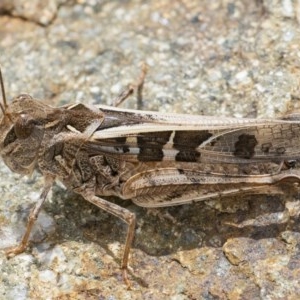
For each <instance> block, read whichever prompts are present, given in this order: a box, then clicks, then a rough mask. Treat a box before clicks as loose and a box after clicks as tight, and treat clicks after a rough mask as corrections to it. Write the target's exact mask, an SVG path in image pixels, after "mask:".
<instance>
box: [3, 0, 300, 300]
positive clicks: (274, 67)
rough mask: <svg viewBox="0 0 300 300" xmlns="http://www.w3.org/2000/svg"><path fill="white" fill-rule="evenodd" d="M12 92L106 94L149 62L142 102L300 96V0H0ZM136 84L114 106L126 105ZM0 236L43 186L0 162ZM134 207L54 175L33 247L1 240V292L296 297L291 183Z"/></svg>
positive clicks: (16, 231)
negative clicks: (118, 208)
mask: <svg viewBox="0 0 300 300" xmlns="http://www.w3.org/2000/svg"><path fill="white" fill-rule="evenodd" d="M0 13H1V15H0V55H1V56H0V63H1V65H2V72H3V73H4V78H5V85H6V91H7V96H8V98H9V99H11V98H12V97H14V96H16V95H18V94H20V93H21V92H28V93H30V94H31V95H32V96H34V97H36V98H38V99H42V100H43V101H45V102H47V103H49V104H51V105H53V106H56V105H63V104H65V103H70V102H73V103H76V102H83V103H87V104H95V105H96V104H110V103H111V101H112V99H113V98H114V97H115V96H116V95H117V94H118V93H119V92H120V91H121V90H122V89H123V88H124V87H125V86H126V85H127V84H130V83H132V82H134V80H135V79H136V78H137V77H138V75H139V73H140V65H141V62H142V61H144V62H146V63H147V64H148V65H149V73H148V76H147V79H146V83H145V88H144V102H143V105H144V109H146V110H159V111H162V112H180V113H190V114H207V115H216V116H218V117H220V116H235V117H241V116H243V117H269V118H271V117H275V116H280V115H282V114H284V113H286V112H288V111H289V110H294V109H299V104H300V101H299V99H300V98H299V78H300V76H299V75H300V64H299V61H300V50H299V49H300V48H299V45H300V1H299V0H295V1H292V0H257V1H248V0H241V1H234V0H223V1H222V0H216V1H210V0H203V1H194V0H188V1H187V0H181V1H154V0H153V1H147V0H146V1H142V0H132V1H116V0H115V1H108V0H107V1H104V0H103V1H101V0H78V1H58V0H57V1H54V0H53V1H39V0H35V1H23V0H18V1H1V3H0ZM135 104H136V101H135V99H134V98H132V99H130V100H128V101H127V102H125V103H124V104H123V107H128V108H135ZM0 173H1V174H0V178H1V181H0V191H1V201H0V248H1V249H3V248H5V247H8V246H10V245H14V244H15V243H16V241H17V240H19V239H20V237H21V235H22V232H23V230H24V226H25V224H26V218H27V216H28V213H29V211H30V208H31V207H32V206H33V204H34V203H35V201H36V200H37V198H38V196H39V193H40V191H41V189H42V186H43V179H42V178H41V177H40V175H39V174H35V176H34V177H33V178H31V179H28V178H20V177H19V176H18V175H16V174H12V173H11V172H10V171H9V170H8V169H7V168H6V167H5V166H4V165H3V164H2V163H1V167H0ZM112 201H115V202H116V203H118V204H120V205H122V206H125V207H127V208H128V209H129V210H131V211H133V212H135V213H136V215H137V220H138V224H137V229H136V237H135V242H134V246H133V249H132V252H131V261H130V265H131V271H130V272H129V277H130V279H131V282H132V290H130V291H129V290H127V289H126V286H125V285H124V283H123V281H122V276H121V272H120V269H119V265H120V257H121V253H122V249H123V245H124V239H125V233H126V225H125V224H123V223H122V222H121V221H120V220H118V219H116V218H114V217H113V216H111V215H109V214H107V213H105V212H103V211H100V210H99V209H97V208H96V207H94V206H92V205H90V204H88V203H86V202H85V201H83V200H82V199H81V198H80V197H78V196H77V195H75V194H73V193H71V192H70V191H66V190H65V189H64V187H63V186H61V185H60V184H59V183H58V184H57V185H56V186H55V187H54V188H53V190H52V192H51V194H50V195H49V200H48V201H47V203H46V204H45V205H44V208H43V210H42V213H41V215H40V217H39V219H38V221H37V224H36V226H35V228H34V231H33V235H32V241H33V242H32V243H31V247H29V248H28V250H27V251H26V252H25V253H23V254H20V255H18V256H16V257H14V258H12V259H10V260H7V259H6V256H5V254H4V252H3V251H0V300H2V299H3V300H9V299H14V300H16V299H18V300H19V299H110V300H113V299H172V300H183V299H299V297H300V282H299V281H300V274H299V273H300V250H299V247H300V236H299V228H300V226H299V225H300V223H299V221H300V216H299V213H300V204H299V193H297V192H296V193H291V192H289V191H286V190H283V193H282V194H279V195H249V196H245V195H240V196H237V197H234V198H230V199H228V200H226V201H224V202H220V201H210V202H205V203H198V204H195V205H183V206H178V207H170V208H167V209H160V210H159V211H158V212H157V211H151V210H150V211H148V210H146V209H143V208H140V207H137V206H135V205H133V204H132V203H131V202H130V201H127V202H126V201H121V200H118V199H113V200H112Z"/></svg>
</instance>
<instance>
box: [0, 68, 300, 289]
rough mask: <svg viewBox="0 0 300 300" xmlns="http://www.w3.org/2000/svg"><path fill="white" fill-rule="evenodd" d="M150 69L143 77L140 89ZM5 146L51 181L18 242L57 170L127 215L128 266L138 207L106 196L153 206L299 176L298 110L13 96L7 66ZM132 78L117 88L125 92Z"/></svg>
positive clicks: (1, 135)
mask: <svg viewBox="0 0 300 300" xmlns="http://www.w3.org/2000/svg"><path fill="white" fill-rule="evenodd" d="M144 76H145V69H143V73H142V75H141V77H140V80H139V83H138V84H137V89H138V92H139V93H141V90H142V86H143V82H144ZM0 81H1V90H2V98H3V103H1V105H0V107H1V110H2V113H3V116H2V119H1V123H0V151H1V156H2V159H3V160H4V162H5V164H6V165H7V166H8V167H9V168H10V170H11V171H12V172H15V173H18V174H21V175H30V174H31V173H32V172H33V171H34V170H35V169H38V170H39V171H40V172H41V173H42V175H43V177H44V179H45V180H44V188H43V190H42V193H41V195H40V198H39V200H38V201H37V203H36V204H35V206H34V208H33V209H32V211H31V213H30V215H29V219H28V223H27V227H26V231H25V234H24V236H23V238H22V240H21V241H20V244H19V245H18V246H16V247H14V248H12V249H9V250H8V251H7V254H8V256H13V255H16V254H18V253H21V252H23V251H24V250H25V249H26V246H27V244H28V240H29V235H30V232H31V229H32V227H33V225H34V222H35V220H36V219H37V217H38V214H39V212H40V210H41V207H42V205H43V203H44V201H45V200H46V197H47V194H48V192H49V190H50V189H51V187H52V185H53V183H54V182H55V180H59V181H61V182H62V183H63V184H64V185H65V186H66V187H67V188H69V189H71V190H73V191H74V192H76V193H78V194H80V195H82V197H83V198H84V199H85V200H87V201H89V202H91V203H93V204H94V205H96V206H98V207H99V208H101V209H103V210H105V211H107V212H109V213H111V214H113V215H115V216H117V217H118V218H120V219H122V220H123V221H124V222H126V223H127V224H128V230H127V236H126V241H125V247H124V251H123V257H122V263H121V268H122V270H123V276H124V280H125V282H126V283H127V285H129V280H128V275H127V268H128V260H129V252H130V248H131V245H132V241H133V238H134V231H135V224H136V217H135V214H134V213H132V212H131V211H129V210H127V209H125V208H123V207H121V206H118V205H116V204H114V203H112V202H110V201H108V200H105V199H103V198H101V197H102V196H117V197H120V198H121V199H124V200H131V201H133V202H134V203H135V204H136V205H139V206H143V207H148V208H153V207H165V206H173V205H181V204H186V203H192V202H195V201H203V200H209V199H213V198H218V197H225V196H227V197H228V196H233V195H236V194H242V195H244V194H247V193H250V194H251V193H269V192H270V191H272V189H273V188H274V187H276V189H277V188H278V187H277V186H278V185H279V186H280V183H285V184H295V183H298V182H299V180H300V171H299V169H298V168H297V167H298V160H299V157H300V115H299V114H297V113H295V114H291V115H288V116H287V117H285V118H282V119H246V118H220V117H213V116H194V115H183V114H169V113H168V114H165V113H158V112H152V111H139V110H127V109H121V108H116V107H109V106H102V105H101V106H97V107H95V106H89V105H85V104H68V105H65V106H62V107H51V106H49V105H46V104H44V103H43V102H40V101H38V100H36V99H33V98H32V97H31V96H30V95H28V94H21V95H19V96H17V97H16V98H14V99H13V100H12V101H11V102H10V103H8V102H7V100H6V96H5V90H4V84H3V79H2V74H1V71H0ZM132 91H133V88H132V87H131V88H130V89H128V90H127V91H126V92H124V93H123V94H121V95H120V97H118V98H117V100H118V101H117V102H122V101H123V100H124V99H126V98H127V97H128V95H129V94H130V93H132Z"/></svg>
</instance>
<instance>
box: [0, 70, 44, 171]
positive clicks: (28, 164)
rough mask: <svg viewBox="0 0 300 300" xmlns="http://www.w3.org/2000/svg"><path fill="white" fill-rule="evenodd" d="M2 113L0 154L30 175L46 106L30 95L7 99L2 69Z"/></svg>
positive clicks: (42, 129)
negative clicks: (8, 102) (7, 100)
mask: <svg viewBox="0 0 300 300" xmlns="http://www.w3.org/2000/svg"><path fill="white" fill-rule="evenodd" d="M0 82H1V87H2V98H3V104H1V103H0V107H1V110H2V112H3V116H2V119H1V122H0V155H1V156H2V158H3V161H4V162H5V164H6V165H7V166H8V167H9V168H10V169H11V170H12V171H13V172H16V173H19V174H23V175H30V174H31V173H32V171H33V170H34V168H35V167H36V163H37V158H38V151H39V147H40V145H41V141H42V138H43V135H44V122H43V119H44V116H45V114H46V111H45V110H46V108H47V106H46V105H44V104H41V103H39V102H37V101H34V99H33V98H32V97H31V96H29V95H27V94H22V95H20V96H18V97H16V98H15V99H14V100H13V101H12V102H11V103H10V104H9V105H8V104H7V102H6V98H5V92H4V86H3V80H2V74H1V70H0Z"/></svg>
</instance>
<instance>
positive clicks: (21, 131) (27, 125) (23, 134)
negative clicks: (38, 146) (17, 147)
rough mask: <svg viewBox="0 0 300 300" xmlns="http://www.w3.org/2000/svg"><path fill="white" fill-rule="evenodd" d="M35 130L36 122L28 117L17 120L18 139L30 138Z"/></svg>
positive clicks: (15, 128) (21, 116)
mask: <svg viewBox="0 0 300 300" xmlns="http://www.w3.org/2000/svg"><path fill="white" fill-rule="evenodd" d="M33 129H34V121H33V119H32V118H30V117H29V116H28V115H24V114H22V115H20V116H19V118H18V119H17V121H16V123H15V126H14V132H15V134H16V136H17V138H18V139H26V138H28V137H29V136H30V135H31V133H32V131H33Z"/></svg>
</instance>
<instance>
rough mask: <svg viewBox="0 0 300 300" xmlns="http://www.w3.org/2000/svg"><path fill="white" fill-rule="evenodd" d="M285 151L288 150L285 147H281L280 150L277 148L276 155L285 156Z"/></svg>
mask: <svg viewBox="0 0 300 300" xmlns="http://www.w3.org/2000/svg"><path fill="white" fill-rule="evenodd" d="M285 150H286V149H285V148H284V147H279V148H276V153H277V154H284V152H285Z"/></svg>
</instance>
